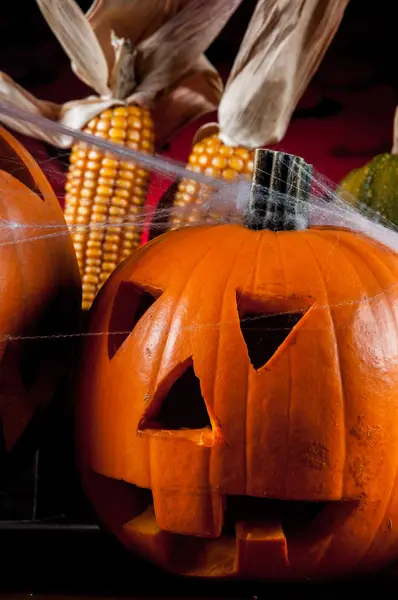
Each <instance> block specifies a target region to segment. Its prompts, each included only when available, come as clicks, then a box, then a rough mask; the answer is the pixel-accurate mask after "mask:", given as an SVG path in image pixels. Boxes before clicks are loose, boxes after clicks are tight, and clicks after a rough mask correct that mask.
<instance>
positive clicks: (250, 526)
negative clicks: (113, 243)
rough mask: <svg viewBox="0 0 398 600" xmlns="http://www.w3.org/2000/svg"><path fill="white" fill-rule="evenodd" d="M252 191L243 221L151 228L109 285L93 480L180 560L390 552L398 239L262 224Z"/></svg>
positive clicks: (108, 506) (88, 400)
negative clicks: (395, 245) (162, 230)
mask: <svg viewBox="0 0 398 600" xmlns="http://www.w3.org/2000/svg"><path fill="white" fill-rule="evenodd" d="M264 171H267V172H269V169H264ZM275 181H277V178H276V177H275V178H274V182H275ZM256 202H257V205H256ZM264 203H265V200H264V199H263V200H262V204H263V206H262V207H261V201H260V202H258V199H257V200H256V199H254V201H253V202H252V209H253V206H254V210H255V211H256V212H255V214H254V217H255V218H254V219H250V214H249V218H248V219H247V223H249V224H250V222H251V221H252V223H251V227H252V228H249V227H245V226H240V225H221V226H213V227H212V226H207V227H195V228H186V229H182V230H179V231H175V232H171V233H166V234H163V235H162V236H160V237H158V238H156V239H155V240H153V241H152V242H150V243H149V244H147V245H146V246H144V247H142V248H140V249H139V250H138V251H137V252H136V253H135V254H134V255H133V256H131V258H129V259H127V260H126V261H125V262H124V263H123V264H122V265H121V266H120V267H119V268H118V269H117V270H116V271H115V272H114V274H113V275H112V277H111V278H110V280H109V281H108V283H107V284H106V285H105V287H104V288H103V290H102V292H101V293H100V295H99V297H98V299H97V301H96V302H95V304H94V307H93V310H92V314H91V324H90V332H91V333H92V334H98V335H92V336H90V337H88V338H87V341H86V346H85V351H84V355H83V361H82V372H81V377H80V383H79V386H80V391H79V451H80V456H81V469H82V476H83V481H84V484H85V489H86V491H87V494H88V497H89V499H90V500H91V502H92V503H93V505H94V506H95V508H96V510H97V513H98V516H99V518H100V520H101V521H102V523H103V524H104V525H105V526H106V527H107V528H109V529H110V530H112V531H113V532H114V533H115V534H116V535H117V536H118V537H119V539H120V540H122V542H123V543H124V544H125V545H126V547H128V548H130V549H133V550H135V551H138V552H140V553H142V554H143V555H144V556H146V557H147V558H149V559H151V560H152V561H155V562H156V563H157V564H159V565H161V566H162V567H164V568H166V569H169V570H171V571H173V572H176V573H179V574H184V575H192V576H202V577H221V578H223V577H253V578H259V579H261V578H262V579H272V578H282V579H300V578H308V577H310V578H325V577H331V576H337V575H343V574H349V573H355V572H367V571H369V570H370V569H374V568H378V567H381V566H383V565H384V564H386V563H388V562H389V561H391V560H393V559H396V558H398V527H397V525H396V524H397V523H398V485H397V481H398V479H397V478H398V285H397V284H398V257H397V256H396V255H395V254H393V253H392V252H390V251H389V250H388V249H387V248H385V247H383V246H381V245H379V244H377V243H375V242H373V241H372V240H370V239H367V238H365V237H363V236H360V235H357V234H355V233H353V232H350V231H344V230H339V229H336V228H331V227H330V228H317V227H314V228H307V229H304V230H300V231H281V230H279V231H269V230H265V229H262V230H259V229H258V228H259V225H258V218H260V219H263V218H264V215H266V212H267V211H264V210H263V209H264ZM251 216H252V217H253V214H252V215H251ZM288 216H289V215H288ZM265 219H266V217H265ZM288 228H289V227H288ZM275 229H278V227H277V228H275ZM279 229H280V227H279ZM114 332H119V333H117V334H115V333H114ZM104 333H105V335H103V334H104Z"/></svg>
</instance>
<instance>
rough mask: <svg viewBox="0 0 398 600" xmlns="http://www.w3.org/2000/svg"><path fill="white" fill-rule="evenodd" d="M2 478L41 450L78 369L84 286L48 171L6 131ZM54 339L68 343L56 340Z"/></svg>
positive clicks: (0, 251) (1, 134)
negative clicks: (74, 337)
mask: <svg viewBox="0 0 398 600" xmlns="http://www.w3.org/2000/svg"><path fill="white" fill-rule="evenodd" d="M0 246H1V248H0V274H1V275H0V277H1V297H0V477H1V478H3V477H4V476H5V475H6V474H7V473H8V472H9V470H10V469H11V468H12V467H13V466H15V464H16V462H19V459H20V458H23V457H24V455H25V454H26V453H27V451H28V449H31V447H32V444H33V445H34V443H36V441H37V440H35V439H34V438H35V436H34V435H33V434H34V433H36V431H37V424H38V422H39V420H40V414H41V412H42V409H43V408H44V407H45V406H46V405H47V404H48V403H49V401H50V400H51V399H52V397H53V395H54V393H55V391H56V389H57V386H59V385H60V382H61V380H62V378H63V377H65V376H66V375H67V372H68V368H69V366H70V363H71V347H70V340H69V339H68V338H64V337H62V336H63V335H65V334H66V335H67V334H70V333H76V332H77V331H78V329H79V325H80V315H81V309H80V302H81V282H80V276H79V269H78V265H77V260H76V255H75V252H74V248H73V244H72V240H71V237H70V236H69V233H68V229H67V225H66V223H65V220H64V217H63V214H62V209H61V207H60V205H59V203H58V200H57V198H56V196H55V195H54V192H53V191H52V189H51V186H50V184H49V183H48V181H47V179H46V177H45V176H44V174H43V172H42V171H41V169H40V168H39V166H38V165H37V163H36V162H35V161H34V159H33V158H32V157H31V156H30V154H29V153H28V152H27V151H26V150H25V149H24V148H23V146H22V145H21V144H20V143H19V142H18V141H17V140H16V139H15V138H14V137H13V136H12V135H11V134H10V133H9V132H7V131H6V130H5V129H3V128H0ZM49 336H61V337H58V338H57V337H55V338H53V339H52V338H49Z"/></svg>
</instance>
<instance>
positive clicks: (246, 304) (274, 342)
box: [237, 293, 309, 371]
mask: <svg viewBox="0 0 398 600" xmlns="http://www.w3.org/2000/svg"><path fill="white" fill-rule="evenodd" d="M237 305H238V311H239V318H240V328H241V332H242V335H243V339H244V341H245V344H246V348H247V351H248V354H249V358H250V362H251V363H252V365H253V367H254V369H255V370H256V371H257V370H258V369H261V367H263V366H264V365H266V364H267V363H268V361H269V360H270V359H271V358H272V357H273V356H274V354H275V353H276V351H277V350H278V348H279V347H280V346H282V344H283V343H284V342H285V340H286V339H287V337H288V336H289V335H290V334H291V332H292V330H293V329H294V328H295V326H296V325H297V324H298V323H299V321H300V320H301V319H302V317H303V316H304V314H305V313H306V312H307V310H308V308H309V306H308V305H307V306H305V300H301V302H300V299H295V300H294V301H292V302H291V301H289V299H283V298H281V299H276V300H270V301H267V300H259V299H254V298H250V297H249V296H245V295H244V294H241V293H238V294H237Z"/></svg>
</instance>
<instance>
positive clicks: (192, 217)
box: [170, 134, 254, 229]
mask: <svg viewBox="0 0 398 600" xmlns="http://www.w3.org/2000/svg"><path fill="white" fill-rule="evenodd" d="M253 159H254V151H250V150H248V149H247V148H242V147H239V146H238V147H231V146H225V145H224V144H223V142H222V141H221V140H220V138H219V137H218V135H217V134H214V135H210V136H209V137H207V138H205V139H203V140H201V141H199V142H198V143H197V144H195V145H194V147H193V148H192V152H191V155H190V157H189V159H188V164H187V169H189V170H190V171H194V172H195V173H203V174H205V175H208V176H209V177H214V178H220V179H225V180H227V181H233V180H234V179H237V178H238V177H241V178H243V179H246V180H248V181H250V179H251V178H252V174H253ZM209 193H210V190H209V187H208V186H206V185H202V184H198V183H195V181H193V180H189V179H182V180H181V181H180V183H179V185H178V189H177V192H176V194H175V197H174V201H173V209H172V215H171V218H170V228H171V229H177V228H178V227H184V226H186V225H189V224H192V223H195V222H198V221H200V222H203V221H206V222H208V223H210V222H213V221H215V220H217V219H218V218H219V217H220V215H219V214H217V212H216V211H212V212H209V213H206V214H205V211H204V208H202V204H204V202H205V201H206V200H207V199H208V198H209Z"/></svg>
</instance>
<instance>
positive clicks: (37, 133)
mask: <svg viewBox="0 0 398 600" xmlns="http://www.w3.org/2000/svg"><path fill="white" fill-rule="evenodd" d="M0 100H1V101H5V102H8V103H10V104H11V105H12V106H15V107H17V108H20V109H22V110H26V111H28V112H30V113H32V114H36V115H43V116H45V117H47V118H48V119H53V120H57V119H58V117H59V115H60V110H61V107H60V106H59V105H58V104H54V103H53V102H45V101H42V100H38V99H37V98H35V97H34V96H33V95H32V94H30V93H29V92H27V91H26V90H24V89H23V88H22V87H21V86H20V85H18V84H17V83H16V82H15V81H14V80H13V79H11V77H9V76H8V75H6V74H5V73H2V72H0ZM1 122H2V123H4V124H5V125H7V126H9V127H11V129H14V130H15V131H18V132H19V133H23V134H24V135H28V136H30V137H33V138H36V139H40V140H43V141H45V142H48V143H50V144H55V145H56V143H55V137H54V136H53V135H51V134H48V133H45V132H42V131H41V129H39V128H38V127H35V126H34V125H32V124H30V123H23V122H20V121H16V120H14V119H12V118H10V117H6V116H4V115H1Z"/></svg>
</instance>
